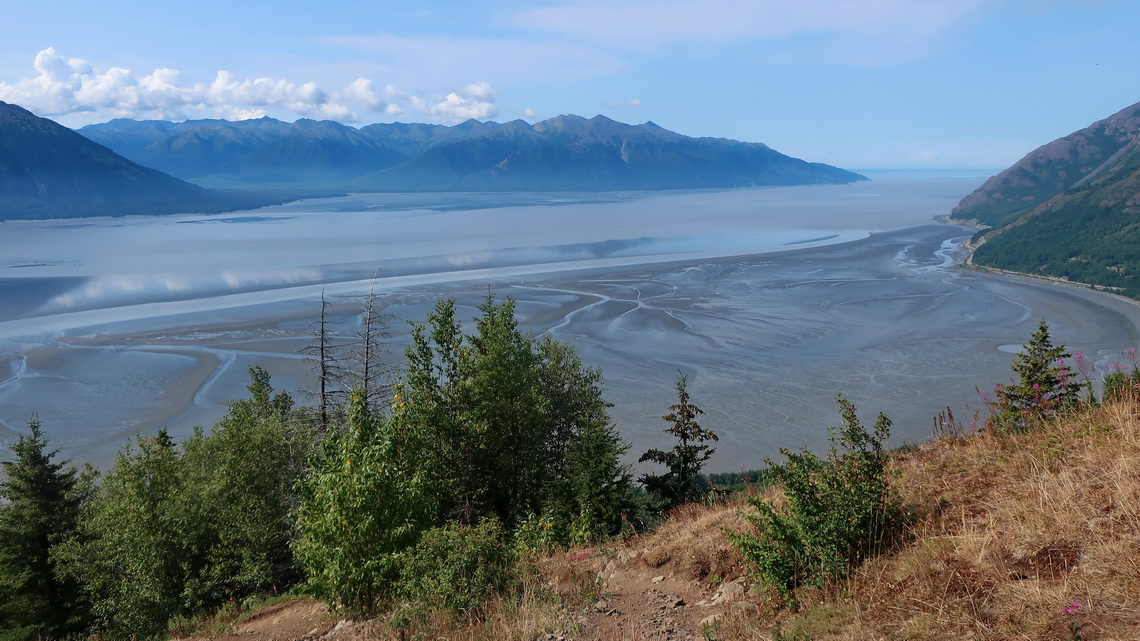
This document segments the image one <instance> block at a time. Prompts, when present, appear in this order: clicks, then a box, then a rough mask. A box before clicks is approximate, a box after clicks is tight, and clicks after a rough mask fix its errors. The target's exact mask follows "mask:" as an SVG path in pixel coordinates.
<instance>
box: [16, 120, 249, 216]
mask: <svg viewBox="0 0 1140 641" xmlns="http://www.w3.org/2000/svg"><path fill="white" fill-rule="evenodd" d="M260 204H266V199H265V198H264V197H250V196H248V195H236V194H221V193H216V192H211V191H208V190H206V189H203V188H201V187H199V186H197V185H193V184H190V183H187V182H185V181H182V180H179V179H177V178H174V177H173V176H169V175H167V174H164V173H162V172H160V171H156V170H154V169H150V168H147V167H143V166H141V165H139V164H136V163H134V162H132V161H130V160H127V159H126V158H123V157H122V156H119V155H118V154H116V153H114V152H113V151H111V150H110V149H107V148H106V147H104V146H102V145H99V144H96V143H93V142H91V141H90V140H88V139H87V138H84V137H83V136H81V135H79V134H77V133H75V132H74V131H72V130H70V129H67V128H66V127H63V126H61V125H59V124H56V123H55V122H53V121H51V120H48V119H46V118H40V117H37V116H35V115H34V114H32V113H31V112H29V111H27V110H25V109H23V108H21V107H18V106H16V105H11V104H8V103H4V102H0V220H3V219H35V218H72V217H81V216H122V215H127V214H166V213H177V212H215V211H227V210H231V209H239V208H244V207H251V206H257V205H260Z"/></svg>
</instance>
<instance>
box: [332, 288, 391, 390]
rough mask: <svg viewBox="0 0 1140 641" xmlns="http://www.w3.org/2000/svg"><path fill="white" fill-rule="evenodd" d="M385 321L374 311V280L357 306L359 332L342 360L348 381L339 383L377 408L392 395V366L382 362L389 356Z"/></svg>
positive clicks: (384, 318)
mask: <svg viewBox="0 0 1140 641" xmlns="http://www.w3.org/2000/svg"><path fill="white" fill-rule="evenodd" d="M388 318H389V316H388V315H387V314H384V313H382V312H381V311H380V310H379V309H377V304H376V278H375V277H374V278H373V279H372V286H371V287H370V288H369V290H368V296H366V297H365V298H364V300H363V301H362V302H361V305H360V329H359V330H357V332H356V333H355V336H354V340H353V341H352V342H351V343H350V344H349V349H348V351H347V353H346V356H345V361H346V362H347V365H348V366H347V367H346V368H345V369H346V374H347V375H348V379H347V380H345V381H343V382H344V383H345V384H346V385H345V386H346V387H349V388H352V389H356V390H359V391H360V392H361V393H362V394H363V395H364V398H365V399H366V400H367V401H368V403H369V404H370V405H381V404H382V403H383V402H385V401H386V400H387V399H388V395H389V394H390V393H391V391H392V382H391V380H392V370H393V366H392V364H391V362H390V361H389V362H386V359H385V357H386V356H387V355H388V353H389V352H388V350H387V349H386V348H385V343H386V342H387V340H388V339H389V338H390V337H391V336H390V334H389V333H388V323H387V321H388Z"/></svg>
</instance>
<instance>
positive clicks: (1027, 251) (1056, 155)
mask: <svg viewBox="0 0 1140 641" xmlns="http://www.w3.org/2000/svg"><path fill="white" fill-rule="evenodd" d="M951 217H952V218H957V219H961V220H977V221H979V222H981V223H983V224H985V225H988V226H990V227H992V228H993V231H991V232H989V233H987V234H985V236H984V244H982V245H981V246H979V247H978V249H977V251H976V252H975V254H974V257H973V260H974V262H975V263H976V264H979V265H983V266H988V267H996V268H999V269H1007V270H1012V271H1018V272H1025V273H1029V274H1037V275H1043V276H1052V277H1057V278H1064V279H1068V280H1072V281H1076V282H1082V283H1088V284H1092V285H1097V286H1102V287H1106V288H1110V289H1113V290H1115V291H1118V292H1120V293H1124V294H1127V295H1129V296H1132V297H1134V298H1135V297H1140V282H1137V276H1138V275H1140V226H1138V225H1137V223H1138V222H1140V104H1136V105H1132V106H1131V107H1128V108H1127V109H1124V110H1122V111H1120V112H1119V113H1117V114H1115V115H1113V116H1111V117H1109V118H1106V119H1105V120H1102V121H1099V122H1097V123H1094V124H1093V125H1091V126H1089V127H1087V128H1085V129H1082V130H1080V131H1078V132H1075V133H1073V134H1071V135H1069V136H1066V137H1064V138H1061V139H1059V140H1055V141H1053V142H1051V143H1049V144H1047V145H1045V146H1043V147H1040V148H1039V149H1037V150H1035V151H1033V152H1032V153H1030V154H1029V155H1027V156H1026V157H1025V158H1023V159H1022V160H1021V161H1019V162H1018V163H1017V164H1015V165H1014V166H1012V167H1010V168H1009V169H1007V170H1005V171H1003V172H1002V173H1000V174H998V175H997V176H994V177H993V178H991V179H989V180H988V181H986V183H985V184H984V185H982V186H981V187H980V188H978V189H977V190H975V191H974V193H972V194H970V195H969V196H967V197H966V198H964V199H962V201H961V202H960V203H959V204H958V206H957V207H956V208H955V209H954V210H953V212H951Z"/></svg>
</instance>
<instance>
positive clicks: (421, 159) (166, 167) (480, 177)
mask: <svg viewBox="0 0 1140 641" xmlns="http://www.w3.org/2000/svg"><path fill="white" fill-rule="evenodd" d="M79 131H80V133H82V134H83V135H84V136H87V137H88V138H90V139H92V140H94V141H95V142H99V143H101V144H104V145H106V146H107V147H109V148H111V149H113V150H115V151H116V152H118V153H120V154H122V155H123V156H125V157H127V158H130V159H132V160H134V161H135V162H138V163H139V164H142V165H146V166H149V167H155V168H157V169H160V170H162V171H166V172H168V173H170V174H172V175H175V176H178V177H180V178H183V179H186V180H192V181H195V182H197V183H199V184H202V185H209V186H216V185H241V186H246V187H260V188H273V187H280V186H286V185H287V186H289V187H290V188H293V189H298V188H302V186H303V187H304V188H308V189H310V190H328V191H330V192H335V191H338V190H339V191H519V190H525V191H563V190H574V191H601V190H622V189H648V190H653V189H686V188H731V187H748V186H767V185H801V184H833V183H849V182H854V181H858V180H866V178H865V177H864V176H861V175H859V174H856V173H853V172H849V171H846V170H843V169H839V168H837V167H832V166H830V165H825V164H822V163H809V162H805V161H803V160H800V159H797V158H792V157H790V156H786V155H784V154H781V153H779V152H777V151H775V150H773V149H771V148H769V147H768V146H767V145H764V144H760V143H743V142H738V141H734V140H726V139H720V138H691V137H688V136H684V135H681V134H678V133H674V132H671V131H668V130H666V129H664V128H662V127H659V126H657V125H656V124H654V123H652V122H647V123H644V124H641V125H628V124H624V123H620V122H617V121H614V120H611V119H609V118H606V117H604V116H595V117H594V118H590V119H586V118H582V117H581V116H573V115H567V116H558V117H556V118H551V119H549V120H544V121H541V122H538V123H535V124H533V125H531V124H529V123H527V122H525V121H522V120H514V121H510V122H506V123H496V122H480V121H477V120H468V121H466V122H463V123H460V124H458V125H454V126H450V127H448V126H444V125H430V124H416V123H412V124H408V123H391V124H387V123H383V124H372V125H367V126H364V127H361V128H359V129H356V128H353V127H348V126H345V125H341V124H339V123H335V122H331V121H319V122H318V121H313V120H307V119H302V120H298V121H296V122H295V123H284V122H281V121H278V120H274V119H272V118H260V119H257V120H246V121H234V122H231V121H225V120H190V121H186V122H181V123H170V122H164V121H133V120H123V119H118V120H112V121H110V122H107V123H103V124H98V125H88V126H86V127H83V128H82V129H80V130H79Z"/></svg>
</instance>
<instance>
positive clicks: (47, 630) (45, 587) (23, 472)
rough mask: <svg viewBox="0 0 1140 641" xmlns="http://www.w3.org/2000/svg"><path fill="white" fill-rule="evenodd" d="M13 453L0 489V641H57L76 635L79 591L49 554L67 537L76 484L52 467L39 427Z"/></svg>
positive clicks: (77, 499)
mask: <svg viewBox="0 0 1140 641" xmlns="http://www.w3.org/2000/svg"><path fill="white" fill-rule="evenodd" d="M28 428H29V430H30V432H31V433H30V434H28V435H21V436H20V437H19V439H17V441H16V443H15V444H14V445H13V446H12V452H13V453H14V454H15V459H14V460H12V461H7V462H5V463H4V464H3V466H4V480H3V481H2V482H0V499H2V500H3V504H0V637H3V638H5V639H35V638H47V637H62V636H65V635H66V634H68V633H71V632H75V631H76V630H77V629H82V627H83V626H82V622H81V619H82V616H83V612H82V607H81V600H80V592H79V587H78V586H77V585H76V584H75V583H74V582H72V581H69V580H66V579H62V578H60V577H59V576H58V573H57V572H56V562H55V559H54V558H53V556H52V550H53V548H55V546H56V545H57V544H59V543H60V542H61V541H63V540H65V539H67V538H68V537H70V536H71V535H72V533H73V532H74V531H75V529H76V525H77V522H78V519H79V511H80V506H81V502H82V494H81V492H79V491H78V487H79V476H78V474H77V472H76V470H75V468H74V467H70V466H68V464H67V462H66V461H63V462H56V461H53V460H52V459H53V458H54V457H55V455H56V453H57V452H58V450H53V451H49V450H48V449H47V439H46V438H45V437H44V435H43V432H42V431H41V426H40V421H39V420H38V419H37V418H35V417H33V418H32V419H31V420H29V421H28Z"/></svg>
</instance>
